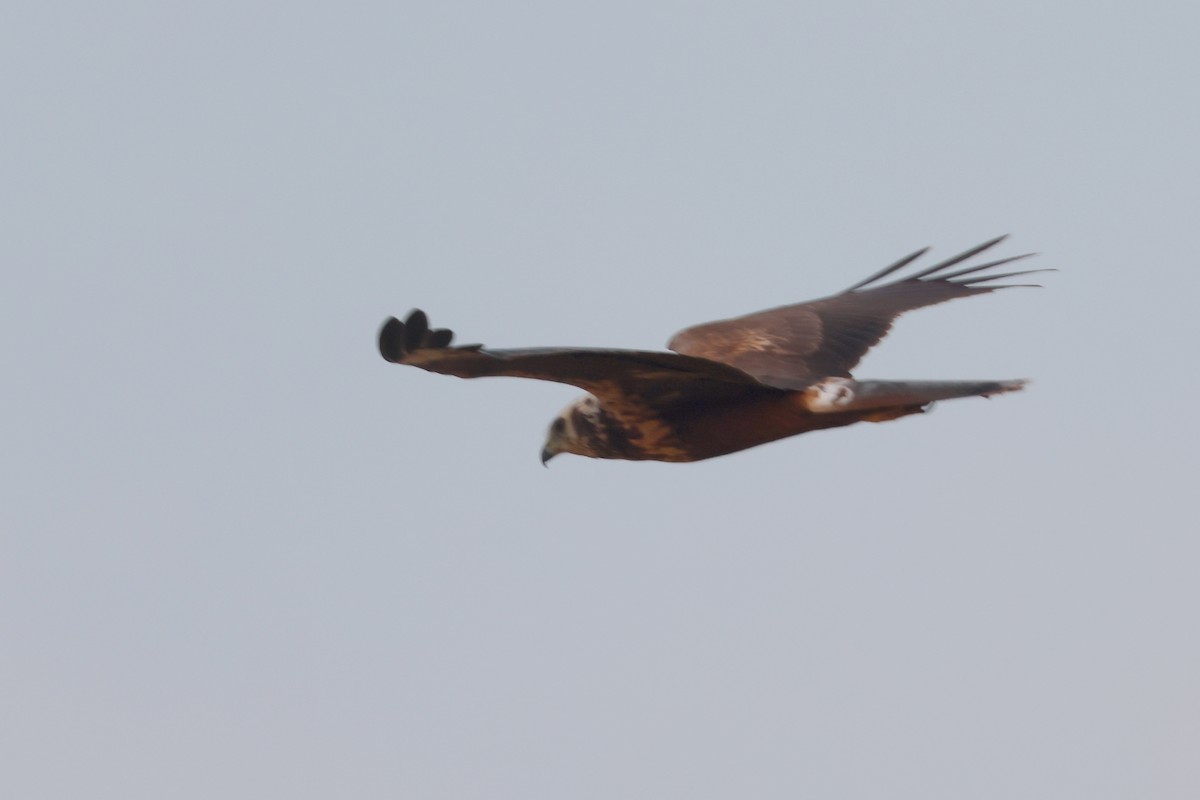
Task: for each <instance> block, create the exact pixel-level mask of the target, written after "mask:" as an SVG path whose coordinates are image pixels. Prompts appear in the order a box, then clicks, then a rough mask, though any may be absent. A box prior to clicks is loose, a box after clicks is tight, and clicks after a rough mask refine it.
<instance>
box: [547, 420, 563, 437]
mask: <svg viewBox="0 0 1200 800" xmlns="http://www.w3.org/2000/svg"><path fill="white" fill-rule="evenodd" d="M566 429H567V422H566V420H564V419H563V418H562V417H559V418H558V419H556V420H554V422H552V423H551V424H550V432H551V433H552V434H554V435H555V436H561V435H562V432H563V431H565V430H566Z"/></svg>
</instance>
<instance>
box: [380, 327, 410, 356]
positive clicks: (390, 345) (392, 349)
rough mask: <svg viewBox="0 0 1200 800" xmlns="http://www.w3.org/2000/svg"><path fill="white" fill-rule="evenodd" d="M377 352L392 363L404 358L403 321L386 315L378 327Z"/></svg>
mask: <svg viewBox="0 0 1200 800" xmlns="http://www.w3.org/2000/svg"><path fill="white" fill-rule="evenodd" d="M379 354H380V355H381V356H383V357H384V358H385V359H386V360H388V361H391V362H392V363H393V364H399V363H400V362H401V360H402V359H403V358H404V323H403V322H401V321H400V320H398V319H396V318H395V317H388V320H387V322H385V323H383V327H382V328H380V329H379Z"/></svg>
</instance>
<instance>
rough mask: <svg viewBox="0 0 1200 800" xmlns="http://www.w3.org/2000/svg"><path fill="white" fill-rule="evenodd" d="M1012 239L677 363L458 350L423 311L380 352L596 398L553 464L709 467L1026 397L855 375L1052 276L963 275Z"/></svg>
mask: <svg viewBox="0 0 1200 800" xmlns="http://www.w3.org/2000/svg"><path fill="white" fill-rule="evenodd" d="M1004 238H1005V237H1003V236H1001V237H999V238H997V239H993V240H991V241H989V242H984V243H983V244H981V245H979V246H977V247H973V248H971V249H970V250H967V251H966V252H963V253H959V254H958V255H956V256H954V257H952V258H948V259H946V260H945V261H942V262H939V263H937V264H934V265H933V266H931V267H927V268H924V269H919V270H918V271H915V272H910V273H909V274H907V275H904V274H900V275H897V273H900V271H901V270H903V269H904V268H905V267H908V266H909V265H910V264H912V263H913V262H914V261H916V260H917V259H918V258H920V257H921V256H922V255H924V254H925V253H926V251H927V250H928V249H929V248H925V249H923V250H918V251H917V252H915V253H912V254H911V255H908V256H905V257H904V258H902V259H900V260H899V261H897V262H896V263H894V264H891V265H890V266H888V267H885V268H884V269H881V270H880V271H879V272H876V273H875V274H874V275H872V276H870V277H869V278H866V279H865V280H862V281H859V282H858V283H856V284H854V285H853V286H851V287H850V288H849V289H846V290H845V291H843V292H841V293H839V294H835V295H832V296H830V297H825V298H821V299H819V300H810V301H809V302H807V303H798V304H796V305H790V306H782V307H779V308H773V309H769V310H767V311H759V312H757V313H754V314H749V315H747V316H744V317H735V318H733V319H726V320H720V321H717V322H709V323H705V324H703V325H697V326H695V327H692V328H688V329H686V330H684V331H681V332H679V333H677V334H676V335H675V337H674V338H673V339H671V341H670V343H669V344H668V345H667V346H668V347H669V348H670V350H671V351H673V352H663V351H650V350H609V349H601V348H581V347H543V348H528V349H519V350H490V349H487V348H485V347H484V346H483V345H478V344H472V345H459V346H452V345H451V341H452V339H453V333H451V331H449V330H447V329H445V328H430V327H429V320H428V318H427V317H426V316H425V313H424V312H422V311H420V310H415V311H413V312H411V313H410V314H409V315H408V318H407V319H405V321H403V322H401V321H400V320H398V319H396V318H394V317H393V318H391V319H389V320H388V321H387V322H385V323H384V325H383V328H382V329H380V331H379V351H380V353H382V355H383V357H384V358H385V359H387V360H388V361H391V362H393V363H395V364H410V365H412V366H414V367H420V368H421V369H424V370H429V371H430V372H440V373H443V374H446V375H456V376H458V377H460V378H482V377H486V376H509V377H517V378H535V379H537V380H543V381H555V382H557V383H568V384H571V385H572V386H578V387H579V388H580V389H583V390H584V391H586V392H587V394H586V395H584V396H583V397H580V398H578V399H577V400H575V401H574V402H572V403H571V404H570V405H568V406H567V407H566V408H565V409H564V410H563V411H562V413H561V414H559V415H558V417H556V418H555V420H554V422H553V423H552V424H551V425H550V430H549V433H548V435H547V437H546V442H545V446H544V447H543V449H542V463H543V464H544V463H546V461H548V460H549V459H551V458H552V457H554V456H555V455H557V454H559V453H575V454H576V455H581V456H589V457H591V458H618V459H629V460H634V461H646V460H650V461H700V460H702V459H706V458H712V457H714V456H720V455H725V454H726V453H734V452H737V451H738V450H745V449H746V448H748V447H754V446H755V445H760V444H765V443H766V442H772V441H775V440H777V439H783V438H785V437H788V436H795V435H796V434H799V433H807V432H808V431H815V430H820V429H823V428H837V427H841V426H843V425H851V424H853V423H855V422H885V421H887V420H892V419H897V418H899V417H904V416H908V415H909V414H920V413H922V412H924V411H925V410H927V409H928V408H929V407H930V405H931V404H933V403H934V402H935V401H937V400H949V399H951V398H956V397H976V396H978V397H990V396H992V395H994V394H1001V393H1003V392H1013V391H1017V390H1019V389H1021V388H1022V387H1023V386H1024V385H1025V381H1023V380H993V381H986V380H973V381H875V380H861V381H860V380H856V379H855V378H854V377H853V376H851V374H850V370H851V369H852V368H853V367H854V366H855V365H856V364H857V363H858V362H859V360H860V359H861V358H862V357H863V355H864V354H866V352H867V351H868V350H869V349H870V348H871V347H873V346H874V345H876V344H877V343H878V342H879V341H880V340H881V339H882V338H883V337H884V336H885V335H886V334H887V332H888V331H889V330H890V329H891V327H892V322H893V321H894V320H895V319H896V318H897V317H898V316H900V315H901V314H903V313H904V312H905V311H911V310H913V309H915V308H921V307H923V306H931V305H935V304H937V303H942V302H945V301H947V300H953V299H955V298H959V297H968V296H970V295H976V294H986V293H988V292H992V291H994V290H996V289H1003V288H1012V287H1013V286H1014V284H1006V285H1000V286H997V285H989V284H990V282H991V281H997V280H1000V279H1003V278H1011V277H1014V276H1019V275H1028V274H1030V273H1033V272H1045V271H1046V270H1023V271H1019V272H1004V273H996V272H995V271H994V268H995V267H998V266H1000V265H1002V264H1007V263H1010V262H1012V261H1016V260H1018V259H1021V258H1025V257H1027V256H1028V255H1032V254H1026V255H1019V256H1011V257H1009V258H1002V259H999V260H996V261H989V262H987V263H984V264H976V265H973V266H967V265H964V266H959V265H960V264H964V262H966V261H968V260H969V259H971V258H972V257H973V256H976V255H978V254H980V253H982V252H984V251H985V250H988V249H990V248H992V247H994V246H995V245H997V244H999V243H1000V242H1001V241H1002V240H1003V239H1004ZM954 267H957V269H952V268H954ZM889 277H890V278H891V280H887V281H885V280H884V279H885V278H889ZM1015 285H1021V286H1026V285H1028V284H1015Z"/></svg>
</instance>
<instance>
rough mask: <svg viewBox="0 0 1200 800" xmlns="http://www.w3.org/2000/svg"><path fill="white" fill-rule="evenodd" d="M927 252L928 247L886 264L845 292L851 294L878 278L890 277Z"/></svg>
mask: <svg viewBox="0 0 1200 800" xmlns="http://www.w3.org/2000/svg"><path fill="white" fill-rule="evenodd" d="M928 252H929V248H928V247H922V248H921V249H920V250H917V251H915V252H912V253H909V254H908V255H906V256H905V257H904V258H902V259H900V260H899V261H896V262H894V263H891V264H888V265H887V266H886V267H884V268H883V269H881V270H879V272H876V273H875V274H874V275H872V276H871V277H869V278H866V279H865V280H861V281H859V282H858V283H856V284H854V285H853V286H851V287H850V288H849V289H847V290H846V291H847V292H853V291H854V290H855V289H861V288H863V287H864V286H866V285H867V284H868V283H874V282H875V281H877V280H879V279H880V278H886V277H887V276H888V275H891V274H892V273H893V272H895V271H896V270H898V269H903V268H904V267H907V266H908V265H909V264H911V263H912V262H914V261H916V260H917V259H918V258H920V257H921V256H923V255H925V254H926V253H928Z"/></svg>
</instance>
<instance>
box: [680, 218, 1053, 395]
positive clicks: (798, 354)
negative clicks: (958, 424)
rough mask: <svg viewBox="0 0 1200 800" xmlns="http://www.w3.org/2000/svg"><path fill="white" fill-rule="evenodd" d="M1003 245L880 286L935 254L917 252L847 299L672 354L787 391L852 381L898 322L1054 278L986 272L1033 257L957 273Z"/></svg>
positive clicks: (771, 313)
mask: <svg viewBox="0 0 1200 800" xmlns="http://www.w3.org/2000/svg"><path fill="white" fill-rule="evenodd" d="M1004 239H1005V237H1004V236H1001V237H998V238H996V239H992V240H991V241H989V242H984V243H983V244H981V245H979V246H977V247H972V248H971V249H970V250H967V251H966V252H963V253H959V254H958V255H956V256H954V257H952V258H948V259H946V260H945V261H942V262H940V263H937V264H934V265H933V266H932V267H928V268H926V269H923V270H921V271H919V272H916V273H914V274H912V275H909V276H907V277H904V278H900V279H897V280H893V281H891V282H890V283H879V281H881V280H882V279H883V278H885V277H887V276H889V275H891V274H893V273H895V272H897V271H898V270H900V269H903V268H904V267H906V266H908V265H909V264H911V263H912V262H913V261H916V260H917V259H918V258H920V257H921V256H923V255H924V254H925V253H926V252H928V250H929V248H925V249H923V250H918V251H917V252H915V253H913V254H911V255H908V256H905V257H904V258H902V259H900V260H899V261H897V262H896V263H894V264H891V265H889V266H887V267H885V268H884V269H882V270H880V271H879V272H876V273H875V274H874V275H872V276H871V277H869V278H867V279H866V280H863V281H860V282H858V283H856V284H855V285H854V286H851V287H850V288H849V289H847V290H846V291H844V292H842V293H841V294H836V295H833V296H832V297H826V298H822V299H820V300H812V301H810V302H807V303H799V304H797V305H791V306H783V307H781V308H773V309H770V310H767V311H760V312H758V313H755V314H749V315H747V316H744V317H737V318H735V319H727V320H720V321H718V322H710V323H707V324H704V325H697V326H695V327H692V328H688V329H686V330H684V331H680V332H679V333H677V334H676V335H675V337H674V338H673V339H671V342H670V344H669V345H668V347H670V348H671V349H672V350H674V351H675V352H677V353H683V354H686V355H690V356H699V357H701V358H707V359H712V360H714V361H720V362H722V363H724V364H729V365H731V366H734V367H737V368H738V369H740V370H743V371H744V372H746V373H748V374H750V375H753V376H754V377H755V378H758V379H759V380H760V381H762V382H763V383H766V384H768V385H770V386H777V387H780V388H787V389H801V388H804V387H806V386H808V385H810V384H811V383H813V382H814V381H816V380H819V379H821V378H825V377H831V376H839V377H849V376H850V370H851V369H852V368H853V367H854V365H855V364H857V363H858V362H859V360H860V359H862V357H863V356H864V355H865V354H866V352H867V351H868V350H870V349H871V348H872V347H874V346H875V345H876V344H878V343H879V341H880V340H881V339H882V338H883V337H884V336H886V335H887V332H888V331H889V330H890V329H891V327H892V322H893V321H895V319H896V317H898V316H900V315H901V314H903V313H904V312H905V311H911V310H913V309H915V308H921V307H923V306H931V305H936V304H937V303H943V302H945V301H947V300H953V299H955V298H958V297H968V296H970V295H973V294H986V293H988V292H991V291H994V290H996V289H1005V288H1011V287H1012V284H1010V285H1006V286H984V285H981V284H985V283H987V282H989V281H995V280H1000V279H1001V278H1011V277H1014V276H1017V275H1028V274H1030V273H1034V272H1046V271H1047V270H1024V271H1020V272H1005V273H1000V274H996V273H992V272H985V271H986V270H990V269H992V268H994V267H998V266H1000V265H1002V264H1008V263H1010V262H1013V261H1017V260H1018V259H1022V258H1027V257H1028V256H1030V255H1033V254H1032V253H1026V254H1025V255H1019V256H1011V257H1009V258H1002V259H999V260H997V261H989V262H988V263H986V264H979V265H976V266H970V267H963V268H961V269H956V270H950V268H951V267H954V266H956V265H958V264H961V263H962V262H964V261H966V260H967V259H969V258H971V257H972V256H976V255H978V254H979V253H982V252H983V251H985V250H987V249H989V248H991V247H994V246H995V245H997V244H999V243H1000V242H1002V241H1003V240H1004Z"/></svg>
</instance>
